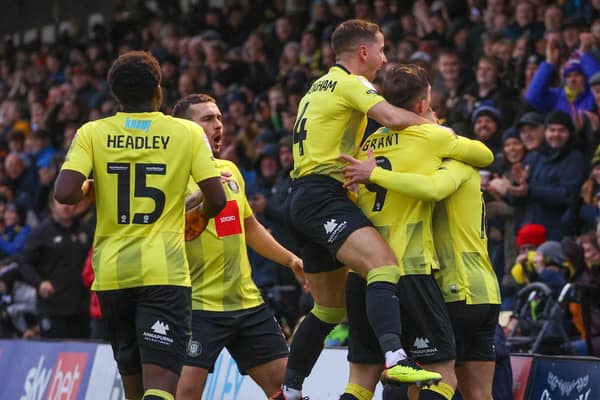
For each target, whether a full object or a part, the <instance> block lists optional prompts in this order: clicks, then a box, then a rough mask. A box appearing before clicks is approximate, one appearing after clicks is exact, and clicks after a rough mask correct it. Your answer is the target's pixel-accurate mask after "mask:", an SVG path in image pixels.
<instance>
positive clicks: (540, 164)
mask: <svg viewBox="0 0 600 400" xmlns="http://www.w3.org/2000/svg"><path fill="white" fill-rule="evenodd" d="M574 133H575V127H574V125H573V122H572V120H571V118H570V116H569V115H568V114H567V113H565V112H563V111H560V110H557V111H553V112H551V113H550V114H549V115H548V116H547V117H546V130H545V132H544V138H545V142H544V143H543V144H542V145H541V146H540V147H539V149H537V150H535V151H532V152H531V153H529V154H527V156H526V157H525V160H523V166H524V168H523V176H522V177H521V179H520V183H519V184H517V185H516V186H511V187H510V188H509V189H508V193H509V195H508V197H507V199H508V201H509V203H511V204H512V205H515V206H521V207H523V211H524V216H523V224H528V223H536V224H542V225H544V226H545V227H546V229H547V231H548V239H550V240H561V239H562V237H563V227H562V226H561V222H560V219H561V216H562V214H563V213H564V212H565V211H566V210H567V207H568V205H569V202H570V201H571V200H572V199H573V198H574V197H575V196H577V194H578V192H579V188H580V185H581V183H582V182H583V179H584V169H585V168H584V160H583V156H582V155H581V153H580V152H579V150H577V149H574V148H573V144H574V138H573V136H574Z"/></svg>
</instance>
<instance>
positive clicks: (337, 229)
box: [323, 218, 348, 243]
mask: <svg viewBox="0 0 600 400" xmlns="http://www.w3.org/2000/svg"><path fill="white" fill-rule="evenodd" d="M346 225H348V222H347V221H342V222H340V223H338V222H337V220H336V219H335V218H332V219H330V220H329V221H327V222H325V223H324V224H323V228H324V229H325V234H327V235H328V236H329V237H328V238H327V242H328V243H332V242H333V241H334V240H335V239H336V238H337V237H338V236H339V234H340V233H341V232H342V231H343V230H344V228H346Z"/></svg>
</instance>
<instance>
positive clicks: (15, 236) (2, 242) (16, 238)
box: [0, 225, 31, 256]
mask: <svg viewBox="0 0 600 400" xmlns="http://www.w3.org/2000/svg"><path fill="white" fill-rule="evenodd" d="M29 232H31V228H30V227H29V225H24V226H15V225H11V226H7V227H6V228H4V234H3V235H1V236H0V252H2V254H3V255H5V256H13V255H15V254H19V253H20V252H21V251H22V250H23V249H24V248H25V243H27V237H28V236H29Z"/></svg>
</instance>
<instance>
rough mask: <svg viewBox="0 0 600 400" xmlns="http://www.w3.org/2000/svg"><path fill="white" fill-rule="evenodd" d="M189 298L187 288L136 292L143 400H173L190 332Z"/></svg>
mask: <svg viewBox="0 0 600 400" xmlns="http://www.w3.org/2000/svg"><path fill="white" fill-rule="evenodd" d="M190 297H191V290H190V288H189V287H181V286H169V285H163V286H146V287H142V288H140V289H139V296H138V299H137V311H136V330H137V335H138V342H139V348H140V357H141V360H142V375H143V377H144V399H152V400H158V399H161V400H165V399H168V400H171V399H173V398H174V396H175V393H176V391H177V381H178V380H179V376H180V374H181V369H182V367H183V361H184V357H185V354H186V348H187V345H188V342H189V335H190V330H191V326H190V320H191V309H190V307H191V299H190Z"/></svg>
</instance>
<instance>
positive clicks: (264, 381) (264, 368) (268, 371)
mask: <svg viewBox="0 0 600 400" xmlns="http://www.w3.org/2000/svg"><path fill="white" fill-rule="evenodd" d="M286 364H287V358H279V359H277V360H273V361H269V362H268V363H265V364H261V365H259V366H257V367H254V368H250V369H249V370H248V375H250V377H251V378H252V380H253V381H254V382H256V384H257V385H258V386H260V388H261V389H262V390H263V392H265V394H266V395H267V396H268V397H271V396H273V395H275V394H276V393H277V391H278V390H279V389H280V388H281V385H282V384H283V377H284V376H285V366H286Z"/></svg>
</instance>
